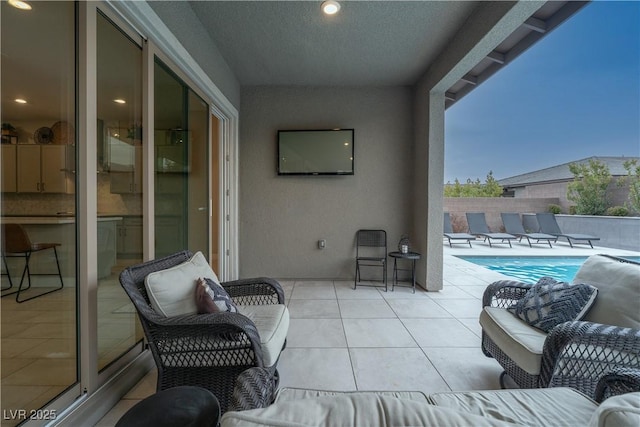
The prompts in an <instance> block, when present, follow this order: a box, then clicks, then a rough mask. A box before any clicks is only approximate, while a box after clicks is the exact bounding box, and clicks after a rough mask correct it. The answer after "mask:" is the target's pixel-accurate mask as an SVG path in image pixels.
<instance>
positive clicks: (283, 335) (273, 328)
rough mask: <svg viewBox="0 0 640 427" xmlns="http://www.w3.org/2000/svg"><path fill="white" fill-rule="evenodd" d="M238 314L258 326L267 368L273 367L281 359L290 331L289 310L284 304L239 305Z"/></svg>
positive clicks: (263, 357) (263, 358)
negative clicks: (281, 352)
mask: <svg viewBox="0 0 640 427" xmlns="http://www.w3.org/2000/svg"><path fill="white" fill-rule="evenodd" d="M238 312H239V313H240V314H243V315H245V316H247V317H248V318H249V319H251V321H252V322H253V323H254V324H255V325H256V329H258V333H259V334H260V344H261V345H262V360H263V361H264V365H265V367H271V366H273V365H274V364H275V363H276V362H277V361H278V357H280V351H281V350H282V347H283V346H284V342H285V340H286V339H287V333H288V331H289V310H288V309H287V307H286V306H285V305H284V304H265V305H238Z"/></svg>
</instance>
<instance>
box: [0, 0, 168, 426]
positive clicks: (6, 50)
mask: <svg viewBox="0 0 640 427" xmlns="http://www.w3.org/2000/svg"><path fill="white" fill-rule="evenodd" d="M30 5H31V6H32V9H30V10H18V9H16V8H14V7H12V6H10V5H8V4H7V2H2V11H1V12H2V15H1V17H2V82H1V84H2V109H1V115H2V117H1V119H2V140H1V142H2V144H1V154H0V155H1V162H2V182H1V190H2V193H1V211H2V218H1V221H2V223H3V224H5V223H14V224H20V225H21V226H22V228H23V229H24V231H25V232H26V233H27V235H28V237H29V239H30V240H31V242H32V244H35V243H43V242H48V243H49V242H51V243H57V244H58V246H57V247H56V250H57V255H58V258H59V264H60V270H61V273H62V281H63V287H62V289H61V290H59V291H55V292H51V293H48V294H44V295H42V296H38V295H40V294H42V293H43V292H47V291H48V290H50V289H55V288H54V287H55V286H58V281H59V278H58V276H56V275H50V276H38V275H36V274H38V273H52V272H56V271H57V270H56V260H55V257H54V253H53V251H50V250H43V251H38V252H33V254H32V255H31V257H30V259H29V270H30V272H31V282H32V286H31V288H29V289H28V290H25V291H23V292H20V293H17V292H16V291H17V290H18V288H19V287H20V283H21V277H22V274H23V270H24V266H25V258H24V257H10V256H6V257H3V266H2V279H1V280H2V289H3V292H2V299H1V316H2V359H1V375H2V397H1V399H2V401H1V406H2V407H3V408H19V409H25V410H27V412H28V411H30V410H37V409H38V408H40V407H42V406H43V405H44V404H46V403H47V402H48V401H50V400H51V399H53V398H54V397H56V396H57V395H59V394H60V393H61V392H63V391H64V390H65V389H67V388H68V387H70V386H72V385H73V384H75V383H77V382H78V381H79V369H78V366H79V363H78V358H79V353H78V336H79V332H78V331H79V326H78V313H79V311H78V302H77V301H78V299H77V298H78V292H77V290H78V286H77V285H79V284H78V283H77V282H76V277H77V274H78V272H77V262H76V260H77V251H78V244H77V242H78V234H77V221H78V216H77V215H76V212H77V209H76V203H77V197H76V193H77V191H76V190H77V188H78V182H77V179H76V171H77V169H78V165H79V164H80V163H79V161H78V147H80V146H81V144H96V153H97V156H96V167H97V174H96V184H97V194H96V195H95V196H96V201H97V206H96V208H97V213H98V217H97V241H96V242H95V245H96V250H97V255H98V257H97V258H98V259H97V263H98V271H97V277H98V286H97V312H98V314H97V347H98V348H97V359H98V360H97V365H98V367H97V368H98V370H102V369H104V368H106V367H108V366H109V364H111V363H112V362H113V361H114V360H116V359H117V358H118V357H119V356H120V355H121V354H123V353H124V352H126V351H128V350H129V349H130V348H132V347H133V346H134V345H135V344H136V343H137V342H139V341H140V340H141V339H142V337H143V332H142V330H141V327H140V326H139V323H138V321H137V318H136V315H135V310H134V309H133V306H132V305H131V303H130V301H129V298H128V297H127V296H126V294H125V293H124V291H123V290H122V289H121V287H120V285H119V282H118V274H119V273H120V271H121V270H122V269H123V268H124V267H126V266H128V265H131V264H134V263H138V262H140V261H141V260H142V257H143V246H142V245H143V244H142V242H143V240H142V239H143V234H142V233H143V231H142V230H143V222H142V221H143V216H142V125H141V123H142V51H141V47H140V46H139V45H138V44H136V43H134V42H132V40H131V39H130V38H128V37H126V36H125V35H124V34H123V33H122V32H121V31H120V30H119V29H118V28H116V27H115V26H114V25H113V23H112V22H110V20H109V19H107V18H106V17H104V16H101V15H99V16H98V20H97V43H98V49H97V69H98V72H97V116H98V121H97V135H96V138H95V140H93V141H82V140H78V139H77V135H78V133H77V123H76V117H77V107H76V89H75V87H76V73H77V71H76V58H75V52H76V49H75V44H76V4H74V3H73V2H30ZM8 34H10V35H11V36H7V35H8ZM161 134H162V135H161V136H162V137H165V132H161ZM3 243H4V240H3ZM5 252H8V250H7V251H5V250H4V249H3V255H4V254H5ZM5 260H6V263H5V262H4V261H5ZM8 274H10V277H11V279H12V280H11V282H12V284H13V286H12V287H10V282H9V276H8ZM27 283H28V280H27V278H25V279H24V284H23V288H25V287H26V286H27ZM16 296H19V297H20V300H24V299H27V298H30V297H33V296H35V298H33V299H30V300H26V301H23V302H19V301H18V300H17V298H16ZM18 421H19V420H7V419H3V420H2V425H3V426H4V425H15V424H16V423H17V422H18Z"/></svg>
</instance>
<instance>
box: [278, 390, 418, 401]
mask: <svg viewBox="0 0 640 427" xmlns="http://www.w3.org/2000/svg"><path fill="white" fill-rule="evenodd" d="M353 393H359V394H371V395H378V396H390V397H396V398H398V399H404V400H414V401H416V402H421V403H430V401H429V398H428V397H427V396H426V395H425V394H424V393H423V392H421V391H391V390H385V391H332V390H314V389H308V388H294V387H283V388H281V389H279V390H278V392H277V393H276V398H275V399H274V401H275V402H276V403H277V402H286V401H290V400H299V399H311V398H315V397H321V396H339V395H343V394H353Z"/></svg>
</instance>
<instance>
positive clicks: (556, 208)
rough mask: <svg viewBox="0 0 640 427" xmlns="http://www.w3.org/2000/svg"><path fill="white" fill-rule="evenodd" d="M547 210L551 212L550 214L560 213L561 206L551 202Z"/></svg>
mask: <svg viewBox="0 0 640 427" xmlns="http://www.w3.org/2000/svg"><path fill="white" fill-rule="evenodd" d="M547 210H548V211H549V212H551V213H552V214H556V215H557V214H560V213H562V208H561V207H560V206H558V205H553V204H552V205H549V207H548V208H547Z"/></svg>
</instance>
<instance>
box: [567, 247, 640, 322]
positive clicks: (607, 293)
mask: <svg viewBox="0 0 640 427" xmlns="http://www.w3.org/2000/svg"><path fill="white" fill-rule="evenodd" d="M573 283H587V284H589V285H592V286H595V287H596V288H598V297H597V298H596V301H595V303H594V304H593V307H591V310H589V312H588V313H587V315H586V316H585V317H584V319H583V320H586V321H589V322H596V323H602V324H605V325H615V326H622V327H625V328H634V329H640V310H638V307H640V266H638V265H635V264H631V263H623V262H620V261H616V260H614V259H611V258H608V257H605V256H602V255H592V256H590V257H589V258H588V259H587V260H586V261H585V262H584V263H583V264H582V266H580V269H579V270H578V272H577V273H576V277H575V278H574V279H573Z"/></svg>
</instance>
